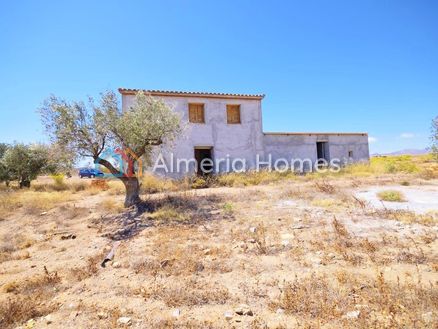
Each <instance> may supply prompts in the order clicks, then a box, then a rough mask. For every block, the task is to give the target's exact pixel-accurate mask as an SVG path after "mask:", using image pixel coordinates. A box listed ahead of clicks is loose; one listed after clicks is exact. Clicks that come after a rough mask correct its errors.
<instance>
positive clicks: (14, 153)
mask: <svg viewBox="0 0 438 329" xmlns="http://www.w3.org/2000/svg"><path fill="white" fill-rule="evenodd" d="M48 162H49V153H48V151H47V147H45V146H43V145H24V144H14V145H12V146H10V147H9V148H8V149H7V150H6V152H5V154H4V156H3V158H2V166H3V169H4V172H5V175H6V179H5V181H6V182H7V183H8V182H9V180H17V181H18V182H19V185H20V188H23V187H30V182H31V181H32V180H34V179H36V178H37V176H38V175H39V174H41V173H42V172H43V171H44V169H45V167H46V165H47V163H48Z"/></svg>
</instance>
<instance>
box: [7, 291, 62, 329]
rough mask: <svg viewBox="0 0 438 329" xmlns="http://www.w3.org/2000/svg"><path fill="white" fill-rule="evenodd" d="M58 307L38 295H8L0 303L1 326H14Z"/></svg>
mask: <svg viewBox="0 0 438 329" xmlns="http://www.w3.org/2000/svg"><path fill="white" fill-rule="evenodd" d="M55 309H56V307H55V306H54V305H52V304H47V303H45V302H44V300H41V299H40V298H39V297H38V296H36V297H35V296H32V298H29V297H22V296H12V297H8V298H7V299H6V300H5V301H4V302H2V303H0V327H1V328H3V329H9V328H14V327H15V326H16V325H18V324H21V323H23V322H25V321H27V320H29V319H33V318H38V317H41V316H44V315H47V314H49V313H51V312H53V311H54V310H55Z"/></svg>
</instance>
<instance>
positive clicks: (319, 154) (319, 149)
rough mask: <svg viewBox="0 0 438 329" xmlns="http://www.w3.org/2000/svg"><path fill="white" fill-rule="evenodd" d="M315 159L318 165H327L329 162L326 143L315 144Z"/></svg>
mask: <svg viewBox="0 0 438 329" xmlns="http://www.w3.org/2000/svg"><path fill="white" fill-rule="evenodd" d="M316 158H317V161H318V164H324V163H325V162H326V163H328V162H329V161H330V158H329V152H328V142H316ZM324 160H325V161H324Z"/></svg>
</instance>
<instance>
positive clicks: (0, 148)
mask: <svg viewBox="0 0 438 329" xmlns="http://www.w3.org/2000/svg"><path fill="white" fill-rule="evenodd" d="M8 148H9V145H8V144H6V143H0V182H5V184H6V186H9V182H10V181H11V175H10V173H9V170H8V167H7V166H6V164H5V163H4V160H3V157H4V155H5V153H6V151H7V150H8Z"/></svg>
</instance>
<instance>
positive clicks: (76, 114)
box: [40, 91, 182, 207]
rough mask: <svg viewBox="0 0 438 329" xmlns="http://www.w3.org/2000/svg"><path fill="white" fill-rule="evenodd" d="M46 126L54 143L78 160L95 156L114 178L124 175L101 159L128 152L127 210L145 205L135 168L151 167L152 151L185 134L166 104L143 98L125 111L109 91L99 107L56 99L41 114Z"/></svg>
mask: <svg viewBox="0 0 438 329" xmlns="http://www.w3.org/2000/svg"><path fill="white" fill-rule="evenodd" d="M40 112H41V116H42V120H43V123H44V125H45V127H46V130H47V132H48V133H49V135H50V136H51V138H52V141H53V142H55V143H56V144H57V145H60V146H61V147H62V149H64V150H68V151H69V152H71V154H74V155H75V156H90V157H92V158H93V159H94V161H96V162H98V163H99V164H100V165H103V166H105V167H106V168H107V169H108V170H109V171H110V172H111V173H113V174H117V175H118V174H119V170H118V169H117V168H115V167H114V166H113V165H112V163H111V162H110V161H106V159H101V158H100V155H101V154H102V152H103V151H104V150H105V149H106V148H108V147H113V148H116V147H117V148H122V149H124V150H125V151H126V150H127V149H129V152H127V153H128V154H127V156H128V160H129V161H128V165H127V166H125V167H124V175H123V176H122V177H120V176H117V177H118V178H120V179H121V180H122V182H123V183H124V184H125V187H126V198H125V206H127V207H128V206H131V205H133V204H135V203H137V202H139V201H140V198H139V196H138V195H139V184H138V179H137V176H136V172H135V163H136V162H137V160H138V159H140V158H143V160H146V161H145V162H146V163H148V162H149V160H150V155H151V153H152V150H153V146H156V145H160V144H163V143H168V142H171V141H172V140H174V138H175V137H176V136H177V135H178V134H179V133H180V132H181V130H182V128H181V124H180V117H179V116H178V114H177V113H175V112H174V111H172V110H171V109H170V108H169V106H167V105H166V104H165V103H164V102H163V101H162V100H160V99H155V98H153V97H150V96H147V95H144V94H143V93H141V92H140V93H138V94H137V95H136V97H135V101H134V103H133V105H132V107H131V108H129V109H127V110H126V111H122V110H121V109H120V107H119V105H118V100H117V96H116V94H115V93H114V92H112V91H108V92H105V93H102V94H101V97H100V100H99V103H97V104H96V103H95V102H94V100H93V99H89V101H88V103H87V104H86V103H84V102H67V101H65V100H63V99H60V98H57V97H55V96H51V97H50V98H49V99H47V100H46V101H45V102H44V105H43V106H42V108H41V109H40Z"/></svg>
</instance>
